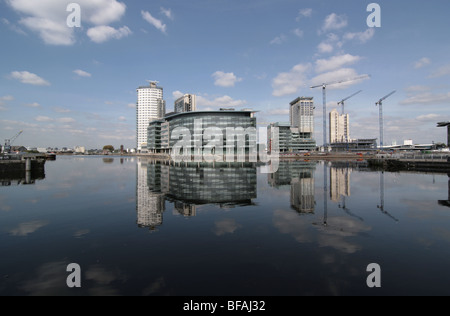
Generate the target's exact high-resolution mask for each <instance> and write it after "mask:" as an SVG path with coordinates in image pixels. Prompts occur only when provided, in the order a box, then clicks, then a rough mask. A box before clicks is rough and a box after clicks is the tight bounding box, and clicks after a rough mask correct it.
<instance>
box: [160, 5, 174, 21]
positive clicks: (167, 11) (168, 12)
mask: <svg viewBox="0 0 450 316" xmlns="http://www.w3.org/2000/svg"><path fill="white" fill-rule="evenodd" d="M161 13H162V14H164V15H165V16H166V17H167V18H168V19H170V20H173V13H172V10H171V9H166V8H163V7H161Z"/></svg>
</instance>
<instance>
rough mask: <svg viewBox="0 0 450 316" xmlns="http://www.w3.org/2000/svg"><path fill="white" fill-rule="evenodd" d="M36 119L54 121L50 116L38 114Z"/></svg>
mask: <svg viewBox="0 0 450 316" xmlns="http://www.w3.org/2000/svg"><path fill="white" fill-rule="evenodd" d="M34 120H35V121H37V122H53V119H52V118H50V117H48V116H37V117H35V118H34Z"/></svg>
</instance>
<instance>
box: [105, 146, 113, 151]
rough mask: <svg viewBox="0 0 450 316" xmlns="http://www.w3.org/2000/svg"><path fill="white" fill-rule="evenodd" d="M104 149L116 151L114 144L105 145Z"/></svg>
mask: <svg viewBox="0 0 450 316" xmlns="http://www.w3.org/2000/svg"><path fill="white" fill-rule="evenodd" d="M103 150H104V151H109V152H113V151H114V146H113V145H106V146H104V147H103Z"/></svg>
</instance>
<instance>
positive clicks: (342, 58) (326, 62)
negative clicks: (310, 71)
mask: <svg viewBox="0 0 450 316" xmlns="http://www.w3.org/2000/svg"><path fill="white" fill-rule="evenodd" d="M359 60H361V57H359V56H353V55H350V54H345V55H339V56H333V57H331V58H329V59H318V60H317V61H316V72H318V73H320V72H324V71H330V70H335V69H338V68H341V67H343V66H345V65H351V64H354V63H356V62H358V61H359Z"/></svg>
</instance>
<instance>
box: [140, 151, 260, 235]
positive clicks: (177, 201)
mask: <svg viewBox="0 0 450 316" xmlns="http://www.w3.org/2000/svg"><path fill="white" fill-rule="evenodd" d="M256 174H257V173H256V165H255V164H253V163H244V164H242V163H214V164H207V163H201V164H198V163H187V164H184V163H183V164H182V165H181V166H179V165H173V164H170V163H169V162H160V161H150V160H145V159H141V160H139V161H138V164H137V189H136V192H137V217H138V220H137V223H138V226H139V227H149V228H150V229H151V230H154V229H156V227H158V226H160V225H162V222H163V213H164V211H165V202H166V201H169V202H171V203H173V205H174V208H175V210H177V211H178V213H180V214H181V215H183V216H195V215H196V211H197V206H198V205H206V204H216V205H219V206H220V207H222V208H229V207H234V206H246V205H253V202H252V200H253V199H256V197H257V191H256V190H257V185H256V182H257V181H256V179H257V176H256Z"/></svg>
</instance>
